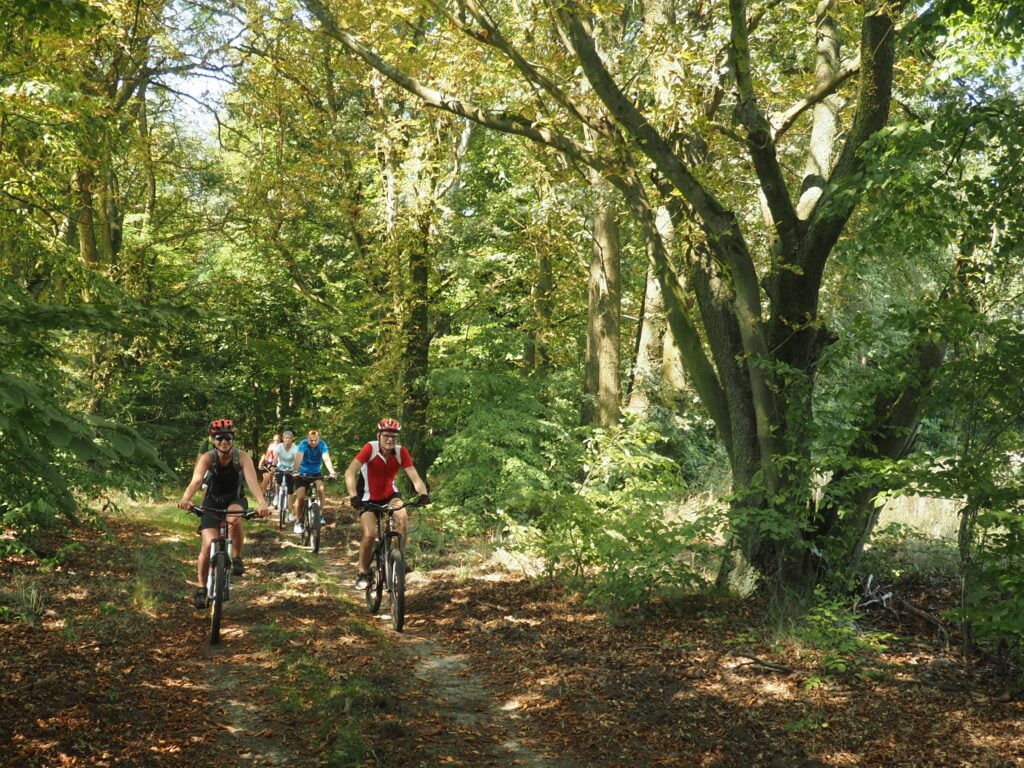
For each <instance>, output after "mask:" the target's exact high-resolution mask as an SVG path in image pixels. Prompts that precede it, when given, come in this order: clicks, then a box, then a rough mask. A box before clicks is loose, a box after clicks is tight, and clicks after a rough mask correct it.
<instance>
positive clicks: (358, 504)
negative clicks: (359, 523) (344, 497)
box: [348, 496, 363, 509]
mask: <svg viewBox="0 0 1024 768" xmlns="http://www.w3.org/2000/svg"><path fill="white" fill-rule="evenodd" d="M348 503H349V504H351V505H352V509H362V507H363V500H362V498H361V497H359V496H353V497H351V498H350V499H349V500H348Z"/></svg>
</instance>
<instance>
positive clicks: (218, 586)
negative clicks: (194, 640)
mask: <svg viewBox="0 0 1024 768" xmlns="http://www.w3.org/2000/svg"><path fill="white" fill-rule="evenodd" d="M226 560H227V555H225V554H224V553H223V552H218V553H217V554H215V555H214V556H213V562H212V563H210V567H211V568H212V569H213V594H212V595H210V645H216V644H217V643H219V642H220V619H221V616H222V615H223V613H224V592H225V591H226V589H227V581H228V569H227V564H226Z"/></svg>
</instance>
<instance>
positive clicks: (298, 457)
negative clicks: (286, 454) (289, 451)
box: [292, 451, 304, 475]
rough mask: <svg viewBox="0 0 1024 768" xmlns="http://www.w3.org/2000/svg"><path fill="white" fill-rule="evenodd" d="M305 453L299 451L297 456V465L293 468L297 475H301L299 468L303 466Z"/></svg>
mask: <svg viewBox="0 0 1024 768" xmlns="http://www.w3.org/2000/svg"><path fill="white" fill-rule="evenodd" d="M303 455H304V454H303V452H302V451H299V452H297V453H296V454H295V465H294V466H293V467H292V471H293V472H294V473H295V474H296V475H297V474H299V467H300V466H302V457H303Z"/></svg>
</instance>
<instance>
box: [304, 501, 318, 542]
mask: <svg viewBox="0 0 1024 768" xmlns="http://www.w3.org/2000/svg"><path fill="white" fill-rule="evenodd" d="M306 525H307V526H308V527H309V548H310V549H311V550H313V554H314V555H315V554H317V553H318V552H319V551H320V501H319V500H314V501H311V502H310V503H309V510H308V511H307V512H306Z"/></svg>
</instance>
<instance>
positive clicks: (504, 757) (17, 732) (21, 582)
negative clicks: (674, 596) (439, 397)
mask: <svg viewBox="0 0 1024 768" xmlns="http://www.w3.org/2000/svg"><path fill="white" fill-rule="evenodd" d="M164 509H165V508H162V509H161V510H160V511H159V512H156V513H154V512H152V511H151V512H150V513H148V514H149V515H150V516H149V517H145V516H142V517H135V516H134V515H129V516H128V517H127V518H111V519H110V520H108V521H106V524H107V525H109V526H110V534H111V535H110V536H107V537H105V536H103V535H102V534H101V533H100V532H99V531H98V530H96V529H85V528H83V529H81V530H79V531H76V532H75V534H74V536H75V539H76V541H75V542H74V546H71V547H66V548H65V550H66V551H65V555H64V557H63V559H62V562H61V563H60V564H59V565H58V566H57V567H53V568H50V569H47V567H46V563H45V561H42V562H41V561H38V560H33V559H30V558H27V557H21V558H19V557H15V556H11V557H8V558H6V559H4V560H3V561H0V575H2V576H3V579H4V583H5V584H8V585H10V589H9V590H8V592H7V593H6V594H5V597H4V600H3V602H2V603H0V605H3V606H4V607H5V609H6V610H5V612H4V613H3V614H2V616H3V620H2V621H0V642H2V644H3V647H4V649H5V654H4V655H3V656H2V657H0V710H2V711H3V712H4V713H5V717H3V718H0V743H2V744H3V745H4V749H3V750H0V765H4V766H12V767H13V766H19V767H21V766H28V767H31V768H34V767H35V766H39V767H40V768H42V767H43V766H46V767H47V768H49V766H115V765H119V766H122V765H123V766H172V765H173V766H181V765H189V766H192V765H201V764H217V765H219V766H293V765H294V766H300V765H301V766H317V765H322V766H367V767H369V766H386V767H387V768H438V767H441V768H443V767H444V766H466V767H467V768H468V767H469V766H473V767H474V768H479V767H480V766H520V767H521V768H540V767H542V766H543V767H545V768H576V767H577V766H588V768H590V767H592V768H632V767H633V766H635V765H637V764H638V763H644V764H646V765H650V766H679V767H680V768H682V767H683V766H707V767H708V768H711V767H712V766H713V767H714V768H733V767H735V768H741V767H742V768H747V766H768V768H811V767H812V766H826V765H827V766H842V765H850V766H879V767H881V766H887V767H888V766H954V765H956V766H967V765H969V766H986V767H987V768H1020V767H1021V766H1024V706H1022V704H1021V702H1020V701H1019V700H1016V699H1015V697H1014V696H1007V695H1006V691H1005V690H997V689H995V688H994V687H993V684H992V680H993V678H992V677H991V675H990V670H989V669H987V668H986V667H984V666H978V665H969V664H966V663H964V662H963V661H962V660H961V659H960V658H959V657H955V656H951V655H949V654H946V653H944V652H943V651H941V649H940V645H939V644H938V643H936V642H934V639H933V637H932V634H933V631H934V628H933V627H930V626H927V625H926V624H924V623H920V622H915V619H914V617H913V615H906V614H905V615H903V616H902V617H894V616H889V615H888V614H884V615H883V614H879V615H878V617H877V618H878V620H879V622H880V623H879V628H884V629H887V630H889V631H892V632H893V633H894V634H898V635H899V637H897V638H896V639H894V640H892V641H891V642H890V649H889V651H888V652H887V653H886V654H885V655H884V657H883V658H882V660H881V663H878V664H865V665H864V667H863V668H860V669H855V670H852V671H851V674H848V675H844V676H835V677H824V676H821V674H820V668H819V667H817V666H816V660H815V659H814V658H813V657H809V656H807V655H806V654H803V653H801V652H800V651H799V650H798V649H794V648H791V647H769V648H766V647H759V646H758V645H757V644H756V642H755V640H754V639H752V638H751V636H750V634H749V629H748V628H749V625H750V622H751V620H752V615H751V611H752V610H753V609H752V608H751V607H750V606H748V605H745V604H743V603H739V602H727V601H723V600H722V599H711V598H708V597H698V596H694V597H689V598H686V599H684V600H681V601H680V602H678V603H677V604H676V605H675V606H673V607H672V608H671V609H670V608H661V609H657V610H649V611H646V612H642V613H640V612H638V613H634V614H629V615H626V616H619V617H618V618H615V619H614V620H612V619H609V617H608V616H606V615H605V614H603V613H601V612H599V611H597V610H594V609H592V608H590V607H588V606H586V605H585V604H583V603H582V602H581V601H580V600H579V599H578V598H577V597H575V596H573V595H571V594H567V593H565V592H563V591H561V590H559V589H557V588H556V587H554V586H552V585H550V584H545V583H541V582H533V581H530V580H527V579H523V578H520V577H516V576H514V575H510V574H508V573H505V572H502V571H500V570H498V569H493V570H488V569H487V568H486V567H483V566H482V567H481V569H480V570H478V571H477V572H475V573H473V574H469V573H468V572H466V571H465V570H458V569H454V568H452V569H437V570H431V571H427V572H424V571H422V570H417V571H416V572H414V573H413V574H411V575H410V579H409V595H408V618H407V625H406V627H407V628H406V631H405V632H404V633H402V634H398V633H395V632H394V631H393V630H392V629H391V626H390V622H389V621H388V617H387V615H386V613H382V614H381V615H380V616H378V617H372V616H370V615H369V614H368V613H367V611H366V608H365V606H364V604H363V600H362V594H361V593H359V592H357V591H356V590H354V589H353V588H352V581H353V576H354V572H355V568H354V560H355V547H356V542H355V540H354V536H355V533H356V529H355V528H354V527H352V526H351V519H350V512H345V511H341V512H340V513H339V512H338V511H337V510H329V512H328V517H330V518H333V517H334V515H335V514H338V515H339V519H338V521H337V524H334V525H331V526H330V527H329V528H327V529H326V532H325V533H326V535H325V542H324V543H325V548H324V550H323V552H322V555H321V556H320V557H314V556H311V555H310V554H309V553H308V552H306V551H304V550H302V549H301V548H299V547H297V546H296V544H295V537H294V536H293V535H292V534H291V533H283V532H278V531H277V530H276V526H273V525H271V524H268V523H258V524H256V525H252V526H250V529H249V535H248V538H247V544H246V552H245V554H246V563H247V573H246V575H245V576H244V577H243V578H242V579H240V580H237V581H236V583H235V585H234V586H233V591H232V600H231V602H230V603H229V604H228V606H227V609H226V613H225V623H224V630H223V635H224V637H223V640H222V643H221V644H220V645H219V646H217V647H210V646H209V645H208V644H207V642H206V640H207V631H208V626H207V621H206V618H205V614H201V613H199V612H197V611H194V610H193V609H191V608H190V607H189V606H188V596H189V594H190V589H189V588H188V585H187V584H186V583H185V581H184V579H183V578H180V577H179V575H184V574H188V575H189V576H190V575H191V568H192V558H193V557H194V546H195V541H194V537H193V535H192V531H191V529H189V530H188V531H187V532H185V530H184V526H178V531H179V533H175V534H168V531H167V528H166V525H165V524H163V523H161V524H160V525H157V524H155V522H154V520H155V519H156V517H155V515H157V514H160V515H162V514H173V513H167V512H165V511H164ZM172 573H173V574H178V575H175V576H173V578H168V574H172ZM26 574H32V579H33V580H32V581H31V582H30V581H29V580H28V579H27V578H26ZM33 586H34V587H35V588H38V590H39V591H40V593H41V594H40V597H39V600H38V608H39V610H38V614H37V615H36V616H35V620H34V621H33V622H28V621H27V620H18V619H17V617H16V616H15V613H16V612H17V611H21V610H22V609H24V607H25V605H27V604H28V603H29V602H30V601H29V600H28V597H30V594H29V593H30V592H31V589H30V587H33ZM18 606H21V608H19V607H18ZM884 622H889V623H888V624H885V623H884ZM745 655H749V656H756V657H759V658H761V659H766V660H770V661H772V662H777V663H779V664H781V665H784V666H786V667H789V668H791V669H792V670H793V671H792V673H791V674H783V673H781V672H779V671H773V670H770V669H767V668H764V667H761V666H758V665H757V664H751V663H749V658H747V657H745ZM819 661H820V660H819Z"/></svg>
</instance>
